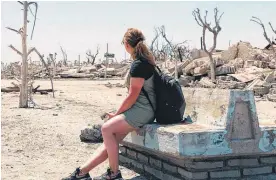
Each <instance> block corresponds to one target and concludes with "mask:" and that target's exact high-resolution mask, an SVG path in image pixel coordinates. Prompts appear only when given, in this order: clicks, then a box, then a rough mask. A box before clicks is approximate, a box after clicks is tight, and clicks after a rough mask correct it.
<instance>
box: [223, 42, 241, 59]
mask: <svg viewBox="0 0 276 180" xmlns="http://www.w3.org/2000/svg"><path fill="white" fill-rule="evenodd" d="M237 56H238V48H237V46H236V45H233V46H231V47H229V48H228V50H226V51H223V52H222V53H221V58H222V59H223V60H225V61H230V60H233V59H235V58H236V57H237Z"/></svg>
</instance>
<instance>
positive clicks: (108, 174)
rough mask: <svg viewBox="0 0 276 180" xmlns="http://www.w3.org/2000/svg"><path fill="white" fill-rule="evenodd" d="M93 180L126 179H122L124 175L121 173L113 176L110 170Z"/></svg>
mask: <svg viewBox="0 0 276 180" xmlns="http://www.w3.org/2000/svg"><path fill="white" fill-rule="evenodd" d="M93 180H124V179H123V178H122V174H121V172H120V171H118V173H117V174H116V175H115V174H113V172H112V171H111V169H110V168H108V169H107V171H106V173H104V174H103V175H101V176H99V177H94V178H93Z"/></svg>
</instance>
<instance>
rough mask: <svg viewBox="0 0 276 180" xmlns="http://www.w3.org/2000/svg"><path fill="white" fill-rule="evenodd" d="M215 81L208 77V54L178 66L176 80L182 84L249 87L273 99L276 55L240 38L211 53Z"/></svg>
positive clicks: (208, 86) (275, 95)
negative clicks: (240, 40) (235, 42)
mask: <svg viewBox="0 0 276 180" xmlns="http://www.w3.org/2000/svg"><path fill="white" fill-rule="evenodd" d="M213 60H214V63H215V68H216V69H215V73H216V83H213V82H212V81H211V78H210V77H211V74H210V61H209V58H208V57H207V56H206V55H205V57H199V58H196V59H193V60H189V61H187V62H188V63H187V62H183V63H181V64H180V65H179V66H181V67H182V69H180V70H179V72H178V75H179V76H180V78H179V82H180V84H181V85H182V86H184V87H203V88H223V89H248V90H253V91H254V93H255V95H256V96H260V97H267V99H268V100H271V101H275V100H276V94H275V91H276V90H275V85H276V73H275V69H276V56H275V55H274V54H273V51H272V50H270V51H269V50H261V49H258V48H253V47H252V46H251V44H250V43H248V42H239V43H237V44H235V45H233V46H231V47H229V48H228V50H226V51H222V52H215V53H213Z"/></svg>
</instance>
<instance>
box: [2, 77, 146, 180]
mask: <svg viewBox="0 0 276 180" xmlns="http://www.w3.org/2000/svg"><path fill="white" fill-rule="evenodd" d="M11 82H12V81H10V80H2V82H1V85H2V86H10V83H11ZM107 82H110V83H112V84H116V83H123V81H121V80H116V81H115V80H113V81H80V80H78V81H76V80H74V81H73V80H72V81H70V80H66V81H64V80H60V81H55V82H54V88H55V89H56V90H57V92H56V93H55V95H56V98H55V99H54V98H52V94H51V93H49V94H48V95H40V94H36V95H34V101H35V102H36V103H37V104H38V105H40V106H41V107H42V108H38V109H19V108H18V104H19V102H18V101H19V97H18V96H19V93H1V100H2V105H1V107H2V111H1V123H2V126H1V130H2V133H1V139H2V143H1V147H2V151H1V156H2V157H1V158H2V161H1V166H2V169H1V176H2V178H1V179H3V180H5V179H8V180H13V179H16V180H21V179H22V180H38V179H39V180H44V179H45V180H54V179H61V178H62V177H64V176H67V175H69V173H71V172H72V171H74V170H75V168H76V167H78V166H79V165H81V164H82V163H84V162H85V161H86V160H87V159H88V158H89V157H90V156H91V155H92V154H93V153H94V152H95V150H96V149H97V148H98V147H99V146H100V144H93V143H84V142H81V141H80V139H79V135H80V131H81V130H82V129H84V127H85V126H87V125H88V124H98V123H101V120H100V118H99V116H100V115H101V113H103V112H105V111H110V110H113V109H116V108H118V107H119V105H120V103H121V102H122V100H123V98H124V97H125V96H126V91H127V90H126V89H125V88H116V87H112V88H108V87H106V86H104V84H106V83H107ZM35 85H40V86H41V87H40V88H41V89H44V88H50V82H49V81H46V80H45V81H44V80H41V81H35ZM118 94H120V95H121V96H120V95H118ZM107 167H108V164H107V162H105V163H104V164H103V165H101V166H99V167H97V168H95V169H94V170H92V171H91V172H90V174H91V175H92V176H95V175H100V174H101V173H104V172H105V170H106V168H107ZM121 171H122V173H123V176H124V178H125V179H131V180H146V179H147V178H145V177H142V176H140V175H139V174H137V173H135V172H133V171H131V170H129V169H126V168H124V167H121Z"/></svg>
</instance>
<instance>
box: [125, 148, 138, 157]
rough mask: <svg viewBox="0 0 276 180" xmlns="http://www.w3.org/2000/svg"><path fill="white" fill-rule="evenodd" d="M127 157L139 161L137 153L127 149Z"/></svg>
mask: <svg viewBox="0 0 276 180" xmlns="http://www.w3.org/2000/svg"><path fill="white" fill-rule="evenodd" d="M127 155H128V156H130V157H132V158H133V159H137V153H136V151H132V150H130V149H127Z"/></svg>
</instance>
